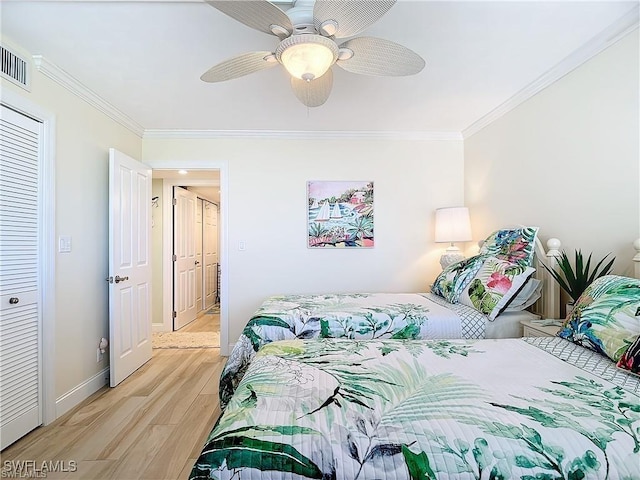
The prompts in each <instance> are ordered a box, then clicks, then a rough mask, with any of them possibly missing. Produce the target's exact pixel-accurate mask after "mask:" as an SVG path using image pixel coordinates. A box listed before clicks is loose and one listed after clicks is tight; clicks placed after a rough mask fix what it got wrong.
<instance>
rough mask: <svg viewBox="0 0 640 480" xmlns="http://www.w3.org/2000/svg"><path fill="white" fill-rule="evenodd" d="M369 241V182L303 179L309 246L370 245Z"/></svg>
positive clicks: (370, 202) (371, 222)
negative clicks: (305, 193)
mask: <svg viewBox="0 0 640 480" xmlns="http://www.w3.org/2000/svg"><path fill="white" fill-rule="evenodd" d="M373 244H374V241H373V182H366V181H360V182H359V181H350V180H346V181H310V182H307V246H308V247H309V248H371V247H373Z"/></svg>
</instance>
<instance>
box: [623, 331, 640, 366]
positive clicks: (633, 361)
mask: <svg viewBox="0 0 640 480" xmlns="http://www.w3.org/2000/svg"><path fill="white" fill-rule="evenodd" d="M617 366H618V368H622V369H624V370H629V371H630V372H631V373H635V374H636V375H640V335H639V336H638V338H636V341H635V342H633V343H632V344H631V345H630V346H629V348H627V351H626V352H624V353H623V354H622V356H621V357H620V360H618V363H617Z"/></svg>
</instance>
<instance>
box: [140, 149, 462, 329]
mask: <svg viewBox="0 0 640 480" xmlns="http://www.w3.org/2000/svg"><path fill="white" fill-rule="evenodd" d="M143 143H144V147H143V159H144V161H145V162H147V163H151V164H152V163H153V162H167V161H176V162H181V161H207V160H208V161H218V162H220V161H226V162H228V192H227V193H228V205H226V206H225V205H223V208H226V209H227V210H226V211H227V214H228V231H227V232H223V234H226V238H227V240H228V242H227V244H226V245H227V249H228V262H229V264H228V267H227V268H228V271H227V275H228V277H227V278H228V282H229V285H228V298H229V305H228V318H229V341H231V342H235V341H236V339H237V338H238V336H239V335H240V333H241V331H242V328H243V326H244V324H245V323H246V322H247V320H248V319H249V318H250V316H251V314H252V313H253V312H254V311H255V309H256V308H257V307H258V306H259V305H260V303H261V302H262V301H263V300H264V299H265V298H266V297H267V296H269V295H274V294H280V293H303V292H307V293H309V292H330V291H332V292H335V291H343V292H349V291H389V292H392V291H395V292H399V291H425V290H426V289H427V286H428V284H429V282H430V281H431V280H432V279H433V278H434V277H435V275H436V274H437V272H438V271H439V270H440V267H439V265H438V263H437V262H438V258H439V256H440V252H441V248H440V245H437V246H436V245H435V244H433V226H432V221H433V211H434V210H435V209H436V208H437V207H442V206H448V205H457V204H459V203H461V202H462V195H463V156H462V155H463V149H462V143H461V142H456V141H400V140H373V141H372V140H362V139H341V140H284V139H244V140H243V139H192V140H188V139H174V140H168V139H164V140H163V139H145V140H144V142H143ZM308 180H372V181H373V182H374V188H375V192H374V204H375V214H374V215H375V217H374V218H375V220H374V221H375V247H374V248H373V249H344V250H315V249H308V248H307V246H306V239H307V236H306V235H307V234H306V211H307V210H306V205H307V204H306V201H307V200H306V182H307V181H308ZM240 241H244V242H245V244H246V250H244V251H239V250H238V243H239V242H240Z"/></svg>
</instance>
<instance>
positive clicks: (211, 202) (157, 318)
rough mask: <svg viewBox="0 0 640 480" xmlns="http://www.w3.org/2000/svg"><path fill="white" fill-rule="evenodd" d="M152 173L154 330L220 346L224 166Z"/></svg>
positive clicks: (187, 339) (196, 343) (187, 340)
mask: <svg viewBox="0 0 640 480" xmlns="http://www.w3.org/2000/svg"><path fill="white" fill-rule="evenodd" d="M152 177H153V188H152V190H153V192H152V198H153V200H152V245H153V248H152V252H153V258H152V263H153V322H152V325H153V330H154V332H172V331H177V332H180V333H181V335H180V338H181V339H182V341H186V342H187V343H189V342H195V343H194V345H193V346H198V344H200V343H202V342H203V341H204V339H206V342H205V343H206V344H207V345H208V346H212V345H211V344H212V343H214V344H215V345H213V346H221V343H220V333H221V310H222V309H221V308H220V305H221V303H222V302H221V300H222V295H221V290H220V289H221V286H222V285H221V283H222V282H221V280H222V275H221V270H222V267H221V263H222V262H221V259H222V257H223V255H222V252H221V251H220V248H221V245H222V242H221V241H220V240H221V236H222V235H221V233H222V232H221V230H222V223H221V222H220V218H221V196H220V190H221V187H220V170H219V169H209V170H189V171H180V170H177V169H154V170H153V171H152ZM172 338H173V341H175V338H176V337H175V336H173V337H172ZM221 353H223V352H222V351H221ZM223 354H224V353H223Z"/></svg>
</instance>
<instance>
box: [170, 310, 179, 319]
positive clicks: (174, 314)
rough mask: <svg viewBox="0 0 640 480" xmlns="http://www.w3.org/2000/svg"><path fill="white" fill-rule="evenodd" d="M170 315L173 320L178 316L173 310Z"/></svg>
mask: <svg viewBox="0 0 640 480" xmlns="http://www.w3.org/2000/svg"><path fill="white" fill-rule="evenodd" d="M171 315H172V316H173V318H176V317H177V316H178V314H177V313H176V311H175V310H174V311H173V313H172V314H171Z"/></svg>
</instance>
